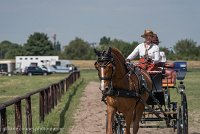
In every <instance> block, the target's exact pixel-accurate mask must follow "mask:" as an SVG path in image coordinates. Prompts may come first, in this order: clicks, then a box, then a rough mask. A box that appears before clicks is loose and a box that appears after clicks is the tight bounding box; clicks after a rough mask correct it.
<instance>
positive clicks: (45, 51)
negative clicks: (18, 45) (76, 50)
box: [24, 32, 54, 56]
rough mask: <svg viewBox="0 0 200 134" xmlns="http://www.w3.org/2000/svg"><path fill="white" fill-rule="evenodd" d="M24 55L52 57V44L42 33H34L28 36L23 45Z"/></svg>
mask: <svg viewBox="0 0 200 134" xmlns="http://www.w3.org/2000/svg"><path fill="white" fill-rule="evenodd" d="M24 49H25V55H28V56H34V55H37V56H43V55H53V54H54V49H53V44H52V42H51V41H50V40H49V38H48V36H47V35H46V34H44V33H38V32H36V33H34V34H32V35H30V36H29V38H28V40H27V43H26V44H24Z"/></svg>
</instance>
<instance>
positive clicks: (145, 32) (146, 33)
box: [141, 30, 153, 38]
mask: <svg viewBox="0 0 200 134" xmlns="http://www.w3.org/2000/svg"><path fill="white" fill-rule="evenodd" d="M146 36H152V37H153V31H151V30H144V34H143V35H141V37H143V38H144V37H146Z"/></svg>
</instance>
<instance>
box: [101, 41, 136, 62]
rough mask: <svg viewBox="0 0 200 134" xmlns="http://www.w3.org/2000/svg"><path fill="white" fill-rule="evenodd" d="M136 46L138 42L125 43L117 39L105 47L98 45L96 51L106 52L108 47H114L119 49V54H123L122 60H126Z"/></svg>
mask: <svg viewBox="0 0 200 134" xmlns="http://www.w3.org/2000/svg"><path fill="white" fill-rule="evenodd" d="M137 45H138V42H132V43H129V42H125V41H123V40H119V39H114V40H112V41H110V43H109V44H107V45H105V44H104V45H100V46H99V47H98V49H100V50H106V49H108V47H115V48H117V49H119V50H120V51H121V53H122V54H123V56H124V58H126V57H127V56H128V55H129V54H130V53H131V52H132V51H133V50H134V48H135V47H136V46H137Z"/></svg>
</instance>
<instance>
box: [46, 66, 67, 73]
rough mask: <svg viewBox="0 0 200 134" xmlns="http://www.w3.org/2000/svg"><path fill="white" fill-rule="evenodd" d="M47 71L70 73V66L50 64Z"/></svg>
mask: <svg viewBox="0 0 200 134" xmlns="http://www.w3.org/2000/svg"><path fill="white" fill-rule="evenodd" d="M47 71H48V72H50V73H70V68H69V67H65V66H55V65H53V66H50V67H47Z"/></svg>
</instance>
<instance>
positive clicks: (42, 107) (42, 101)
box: [39, 91, 44, 122]
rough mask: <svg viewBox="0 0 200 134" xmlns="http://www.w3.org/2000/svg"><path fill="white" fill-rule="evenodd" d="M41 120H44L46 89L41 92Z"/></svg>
mask: <svg viewBox="0 0 200 134" xmlns="http://www.w3.org/2000/svg"><path fill="white" fill-rule="evenodd" d="M39 105H40V122H42V121H44V91H41V92H40V104H39Z"/></svg>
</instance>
